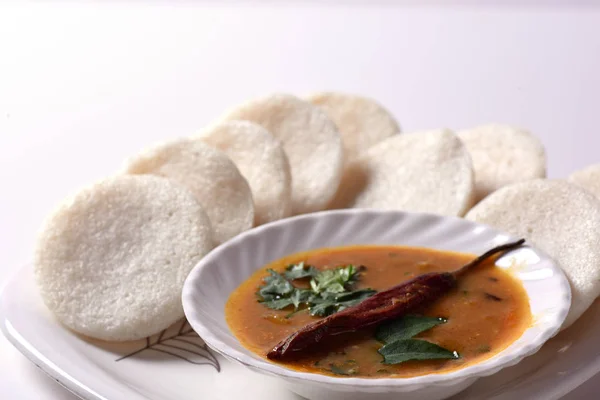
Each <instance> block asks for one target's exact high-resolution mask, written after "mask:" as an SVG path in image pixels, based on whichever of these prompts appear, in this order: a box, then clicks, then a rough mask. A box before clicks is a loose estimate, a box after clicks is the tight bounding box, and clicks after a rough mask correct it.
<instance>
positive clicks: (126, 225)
mask: <svg viewBox="0 0 600 400" xmlns="http://www.w3.org/2000/svg"><path fill="white" fill-rule="evenodd" d="M211 248H212V237H211V228H210V222H209V219H208V217H207V216H206V214H205V213H204V211H203V210H202V207H201V206H200V204H199V203H198V202H197V201H196V199H195V198H194V196H193V194H192V193H191V192H189V191H188V190H187V189H185V188H184V187H182V186H179V185H177V184H175V183H172V182H171V181H169V180H167V179H164V178H159V177H155V176H118V177H113V178H108V179H105V180H103V181H101V182H98V183H95V184H93V185H91V186H88V187H86V188H84V189H82V190H80V191H79V192H77V193H75V194H74V195H73V196H71V197H70V198H68V199H66V200H65V201H64V202H63V203H62V204H60V206H59V207H58V208H57V209H56V210H55V211H54V212H53V213H52V214H51V215H50V216H49V217H48V218H47V219H46V221H45V223H44V225H43V227H42V229H41V232H40V234H39V236H38V239H37V243H36V249H35V257H34V269H35V277H36V281H37V284H38V286H39V288H40V294H41V296H42V299H43V300H44V303H45V304H46V305H47V306H48V308H49V309H50V310H51V311H52V312H53V313H54V315H55V316H56V317H57V318H58V319H59V320H60V321H61V322H62V323H63V324H64V325H66V326H67V327H69V328H71V329H72V330H74V331H75V332H79V333H81V334H83V335H86V336H89V337H92V338H97V339H102V340H109V341H126V340H135V339H140V338H144V337H147V336H150V335H153V334H155V333H158V332H160V331H161V330H163V329H166V328H167V327H168V326H169V325H171V324H172V323H174V322H175V321H177V320H178V319H180V318H182V317H183V315H184V314H183V307H182V304H181V290H182V288H183V282H184V280H185V279H186V277H187V275H188V273H189V271H190V270H191V269H192V268H193V267H194V266H195V265H196V263H198V261H200V259H201V258H202V257H203V256H204V255H205V254H206V253H208V252H209V251H210V250H211Z"/></svg>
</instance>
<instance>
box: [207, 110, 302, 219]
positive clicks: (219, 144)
mask: <svg viewBox="0 0 600 400" xmlns="http://www.w3.org/2000/svg"><path fill="white" fill-rule="evenodd" d="M197 138H198V139H200V140H202V141H204V142H205V143H208V144H210V145H211V146H214V147H216V148H218V149H219V150H221V151H222V152H223V153H225V154H226V155H227V156H228V157H229V158H230V159H231V160H232V161H233V162H234V163H235V165H236V166H237V167H238V169H239V170H240V173H241V174H242V175H243V176H244V178H246V180H247V181H248V184H249V185H250V189H251V190H252V197H253V199H254V221H255V225H261V224H264V223H266V222H271V221H276V220H278V219H281V218H284V217H288V216H289V215H290V214H291V212H292V177H291V173H290V164H289V162H288V159H287V156H286V155H285V151H284V150H283V147H282V146H281V143H280V142H279V140H277V139H276V138H275V137H274V136H273V135H271V133H269V131H267V130H266V129H265V128H263V127H262V126H260V125H257V124H255V123H253V122H250V121H225V122H223V123H220V124H216V125H213V126H211V127H208V128H206V129H205V130H204V131H202V132H201V133H200V134H199V135H198V136H197Z"/></svg>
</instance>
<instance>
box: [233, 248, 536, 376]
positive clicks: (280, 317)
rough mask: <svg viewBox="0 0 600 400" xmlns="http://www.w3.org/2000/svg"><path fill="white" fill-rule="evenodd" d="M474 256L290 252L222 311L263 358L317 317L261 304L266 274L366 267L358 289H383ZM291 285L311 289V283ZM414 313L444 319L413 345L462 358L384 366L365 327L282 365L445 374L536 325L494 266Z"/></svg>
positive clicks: (519, 292)
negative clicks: (297, 267) (300, 267)
mask: <svg viewBox="0 0 600 400" xmlns="http://www.w3.org/2000/svg"><path fill="white" fill-rule="evenodd" d="M473 258H474V256H473V255H468V254H460V253H453V252H445V251H436V250H431V249H424V248H413V247H399V246H351V247H340V248H332V249H320V250H314V251H310V252H304V253H297V254H293V255H290V256H287V257H284V258H282V259H280V260H277V261H275V262H273V263H271V264H269V265H267V266H265V267H264V268H262V269H260V270H258V271H257V272H256V273H254V274H253V275H252V276H251V277H250V278H249V279H248V280H246V281H245V282H244V283H242V284H241V285H240V286H239V287H238V288H237V289H236V290H235V291H234V292H233V293H232V294H231V296H230V298H229V300H228V302H227V305H226V309H225V313H226V319H227V323H228V324H229V327H230V328H231V330H232V332H233V333H234V335H235V336H236V337H237V338H238V339H239V340H240V342H241V343H242V344H243V345H244V346H245V347H246V348H248V349H249V350H251V351H252V352H254V353H256V354H257V355H259V356H260V357H263V358H266V354H267V353H268V352H269V351H270V350H271V349H272V348H273V347H274V346H275V345H276V344H277V343H279V342H280V341H281V340H282V339H284V338H286V337H287V336H288V335H290V334H292V333H294V332H296V331H298V330H299V329H301V328H302V327H304V326H306V325H308V324H310V323H312V322H315V321H317V320H318V319H320V318H319V317H315V316H311V315H310V314H309V313H308V310H306V309H301V310H300V311H299V312H296V313H293V314H292V311H293V310H294V309H293V306H290V307H287V308H286V309H283V310H274V309H270V308H268V307H266V306H265V304H264V303H261V302H259V301H258V300H259V299H260V297H259V296H258V295H257V291H258V289H259V287H260V286H261V285H263V280H264V279H265V277H267V276H268V275H269V273H268V271H267V269H269V268H270V269H273V270H275V271H277V272H280V273H283V272H284V271H285V268H286V266H288V265H290V264H296V263H299V262H304V263H305V264H306V265H312V266H315V267H317V268H318V269H319V270H324V269H332V268H335V267H337V266H342V265H348V264H353V265H356V266H360V265H363V266H365V267H366V269H365V270H364V271H362V272H361V273H360V275H359V278H358V280H357V282H356V283H355V284H354V285H353V286H354V288H356V289H361V288H371V289H374V290H377V291H383V290H387V289H389V288H391V287H392V286H395V285H397V284H399V283H402V282H404V281H407V280H410V279H412V278H414V277H416V276H418V275H421V274H424V273H429V272H448V271H453V270H455V269H458V268H459V267H461V266H462V265H464V264H466V263H467V262H468V261H470V260H471V259H473ZM293 284H294V285H297V286H302V287H308V284H307V282H306V281H305V282H302V281H299V282H296V281H294V282H293ZM416 314H419V315H424V316H430V317H441V318H445V319H447V322H446V323H443V324H441V325H438V326H435V327H434V328H432V329H429V330H427V331H425V332H422V333H420V334H419V335H418V336H416V339H422V340H426V341H428V342H431V343H434V344H437V345H439V346H441V347H443V348H445V349H448V350H450V351H453V352H454V351H456V352H457V353H458V354H459V355H460V358H458V359H446V360H413V361H406V362H403V363H400V364H393V365H388V364H384V363H383V357H382V355H381V354H379V353H378V350H379V349H380V348H381V347H382V346H383V344H382V343H381V342H379V341H378V340H376V339H375V335H374V329H365V330H363V331H360V332H356V333H352V334H346V335H340V336H339V337H336V338H335V341H332V342H331V343H329V344H328V346H327V348H323V349H319V350H317V351H313V352H310V353H307V354H306V355H304V356H302V357H298V358H297V359H294V360H293V361H285V362H280V364H283V365H285V366H287V367H289V368H292V369H295V370H298V371H304V372H313V373H319V374H326V375H335V376H340V375H341V376H354V377H371V378H386V377H388V378H389V377H411V376H417V375H425V374H430V373H445V372H448V371H451V370H454V369H458V368H463V367H465V366H467V365H470V364H475V363H478V362H481V361H482V360H484V359H487V358H489V357H492V356H493V355H494V354H496V353H498V352H500V351H501V350H503V349H504V348H506V347H507V346H508V345H510V344H511V343H512V342H513V341H515V340H516V339H518V338H519V337H520V336H521V334H522V333H523V332H524V331H525V329H527V328H528V327H529V325H530V324H531V313H530V308H529V302H528V297H527V294H526V292H525V290H524V289H523V287H522V286H521V284H520V283H519V282H518V281H517V280H516V279H514V278H513V277H512V276H511V275H510V274H509V273H508V272H506V271H503V270H502V269H500V268H497V267H495V266H494V265H493V263H492V262H489V263H486V264H483V265H480V266H479V267H477V268H475V269H473V270H471V271H469V272H468V273H467V274H466V275H464V276H463V277H461V278H460V279H459V281H458V285H457V287H456V288H454V289H452V290H451V291H450V292H449V293H447V294H445V295H443V296H442V297H440V298H439V299H437V300H436V301H434V302H433V303H431V304H429V305H428V306H426V307H424V308H423V309H421V310H418V312H417V313H416Z"/></svg>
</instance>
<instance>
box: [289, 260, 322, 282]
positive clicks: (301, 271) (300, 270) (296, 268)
mask: <svg viewBox="0 0 600 400" xmlns="http://www.w3.org/2000/svg"><path fill="white" fill-rule="evenodd" d="M318 274H319V270H318V269H316V268H315V267H313V266H312V265H308V266H305V265H304V262H299V263H298V264H290V265H288V266H287V267H286V268H285V273H284V276H285V277H286V279H289V280H291V281H293V280H295V279H302V278H309V277H310V278H313V277H315V276H316V275H318Z"/></svg>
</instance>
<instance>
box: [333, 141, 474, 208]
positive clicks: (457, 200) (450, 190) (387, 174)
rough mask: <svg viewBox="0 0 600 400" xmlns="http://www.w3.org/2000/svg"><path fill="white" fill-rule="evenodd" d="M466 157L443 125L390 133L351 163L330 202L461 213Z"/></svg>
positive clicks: (470, 192)
mask: <svg viewBox="0 0 600 400" xmlns="http://www.w3.org/2000/svg"><path fill="white" fill-rule="evenodd" d="M474 190H475V185H474V179H473V168H472V165H471V158H470V157H469V154H468V152H467V150H466V148H465V147H464V145H463V144H462V142H461V141H460V140H459V139H458V137H457V136H456V135H455V134H454V133H452V132H451V131H449V130H446V129H442V130H433V131H426V132H415V133H409V134H402V135H397V136H394V137H391V138H389V139H386V140H384V141H383V142H380V143H378V144H377V145H375V146H373V147H372V148H370V149H369V150H368V151H367V152H366V153H365V154H364V155H363V156H361V157H359V158H358V159H357V160H356V161H355V162H353V163H351V164H350V165H349V166H348V168H347V170H346V173H345V175H344V179H343V181H342V185H341V187H340V190H339V192H338V195H337V196H336V199H335V200H334V202H333V203H332V206H331V208H345V207H361V208H378V209H398V210H404V211H415V212H429V213H436V214H442V215H452V216H461V215H464V213H466V212H467V210H468V209H469V207H471V205H472V203H473V196H474V193H475V192H474Z"/></svg>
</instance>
